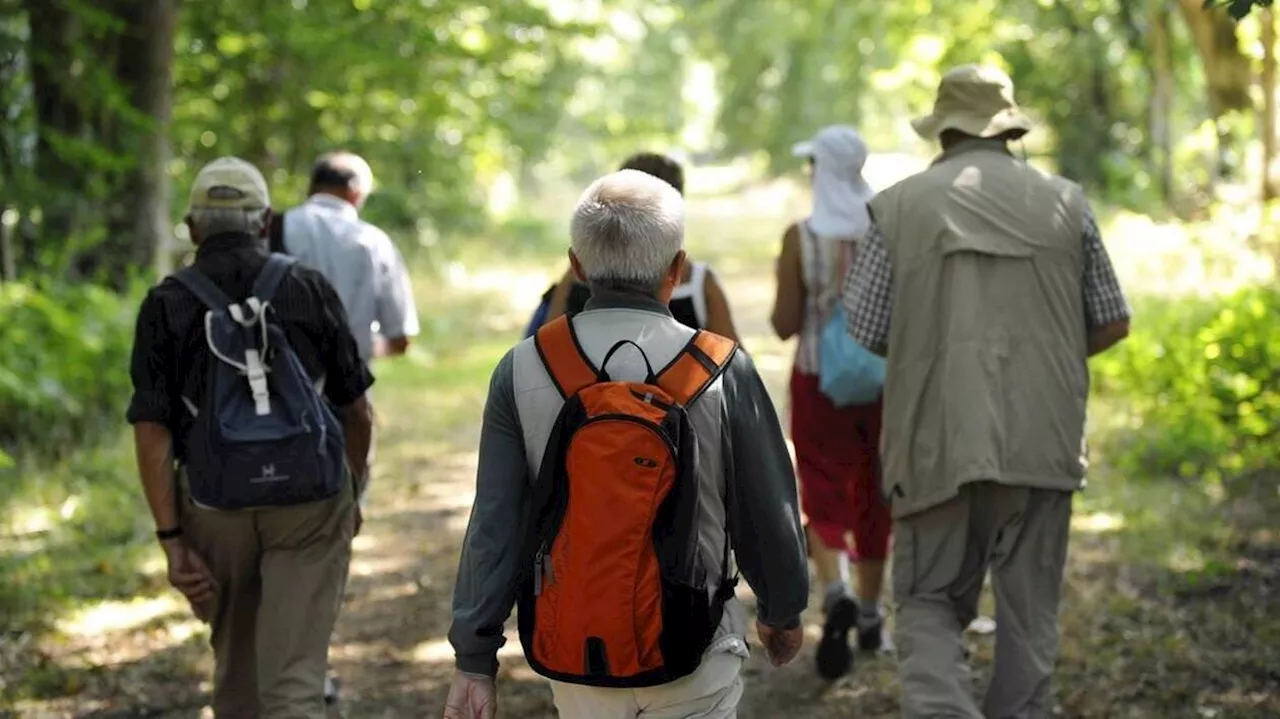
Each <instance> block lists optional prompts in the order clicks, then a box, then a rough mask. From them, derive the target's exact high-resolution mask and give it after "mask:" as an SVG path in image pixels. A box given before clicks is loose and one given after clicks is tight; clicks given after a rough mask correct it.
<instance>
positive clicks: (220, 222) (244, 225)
mask: <svg viewBox="0 0 1280 719" xmlns="http://www.w3.org/2000/svg"><path fill="white" fill-rule="evenodd" d="M191 224H192V225H193V226H194V227H195V230H196V232H197V233H198V234H199V236H200V237H210V236H212V235H217V234H221V233H223V232H244V233H247V234H250V235H253V236H254V237H257V236H258V235H259V234H260V233H261V232H262V228H264V227H266V226H267V210H266V208H262V207H254V208H249V209H241V208H238V207H195V208H192V210H191Z"/></svg>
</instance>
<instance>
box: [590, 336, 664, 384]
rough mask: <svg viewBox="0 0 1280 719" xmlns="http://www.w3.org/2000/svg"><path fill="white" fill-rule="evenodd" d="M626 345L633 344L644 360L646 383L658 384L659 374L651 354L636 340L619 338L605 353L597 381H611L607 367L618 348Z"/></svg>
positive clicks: (597, 374)
mask: <svg viewBox="0 0 1280 719" xmlns="http://www.w3.org/2000/svg"><path fill="white" fill-rule="evenodd" d="M625 345H631V346H632V347H635V348H636V351H637V352H639V353H640V358H641V359H643V360H644V369H645V375H644V383H645V384H651V385H657V384H658V375H657V374H655V373H654V371H653V365H651V364H649V356H648V355H646V354H645V353H644V350H642V349H640V345H638V344H636V343H635V342H632V341H631V340H618V341H617V342H616V343H614V345H613V347H610V348H609V351H608V352H606V353H605V356H604V361H602V362H601V363H600V369H599V371H597V372H596V381H597V382H608V381H609V372H608V369H607V368H608V366H609V360H610V359H613V353H614V352H617V351H618V350H620V349H622V348H623V346H625Z"/></svg>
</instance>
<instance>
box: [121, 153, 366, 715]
mask: <svg viewBox="0 0 1280 719" xmlns="http://www.w3.org/2000/svg"><path fill="white" fill-rule="evenodd" d="M270 216H271V209H270V199H269V196H268V193H267V183H266V181H265V180H264V179H263V177H262V175H261V173H259V172H258V170H257V169H256V168H255V167H253V166H252V165H250V164H249V163H247V162H245V161H243V160H240V159H237V158H234V157H224V158H221V159H218V160H215V161H213V162H212V163H210V164H208V165H206V166H205V167H204V168H203V169H201V170H200V172H199V174H197V175H196V178H195V182H194V184H193V186H192V189H191V200H190V210H189V211H188V214H187V218H186V221H187V226H188V227H189V228H190V230H191V239H192V241H193V242H194V243H195V245H196V259H195V264H194V265H193V266H192V267H190V268H187V269H184V270H182V271H180V272H179V273H177V274H176V275H174V276H171V277H169V278H166V279H165V280H164V281H163V282H161V283H160V284H159V285H157V286H156V287H154V288H152V290H151V291H150V292H149V293H148V294H147V296H146V299H144V300H143V302H142V306H141V308H140V309H139V311H138V325H137V333H136V336H135V338H134V347H133V362H132V368H131V376H132V379H133V386H134V393H133V399H132V401H131V402H130V405H129V411H128V419H129V422H130V423H132V424H133V425H134V437H135V441H136V444H137V455H138V472H139V474H140V475H141V478H142V486H143V491H144V492H145V494H146V499H147V504H148V505H149V506H150V508H151V514H152V516H153V518H154V519H155V524H156V530H157V531H156V536H157V538H158V539H159V540H160V544H161V546H162V547H163V548H164V553H165V558H166V559H167V560H168V576H169V581H170V583H172V584H173V585H174V587H175V588H177V589H178V590H180V591H181V592H182V593H183V594H184V595H185V596H186V598H187V600H188V601H189V602H190V604H191V606H192V609H193V610H194V611H195V613H196V615H197V616H198V617H199V618H200V619H202V620H206V621H208V622H209V624H210V625H211V629H212V639H211V643H212V645H213V653H214V662H215V668H214V678H213V711H214V714H215V716H217V717H218V719H253V718H257V717H314V718H315V719H320V718H321V717H323V716H324V711H325V709H324V700H323V693H322V688H323V684H324V678H325V661H326V657H327V654H328V649H329V633H330V631H331V630H332V628H333V625H334V621H335V620H336V619H337V615H338V606H339V601H340V600H341V598H342V592H343V588H344V586H345V584H346V577H347V563H348V560H349V558H350V556H351V537H352V533H353V531H354V526H355V523H356V515H357V510H356V506H355V503H354V501H353V495H354V494H355V492H356V491H358V487H357V488H353V486H352V485H353V482H355V483H359V482H362V481H363V477H364V473H365V466H364V465H365V455H366V453H367V451H368V443H369V431H370V416H369V405H368V402H367V401H366V400H365V396H364V395H365V390H366V389H368V387H369V386H370V384H372V382H373V378H372V377H371V376H370V374H369V371H368V369H367V368H366V367H365V364H364V362H363V361H361V359H360V355H359V353H358V352H357V351H356V342H355V339H354V338H352V336H351V331H350V329H348V327H347V322H346V315H345V314H344V313H343V310H342V303H341V301H339V299H338V296H337V295H336V294H335V293H334V291H333V288H332V287H331V286H330V285H329V283H328V282H326V281H325V279H324V277H322V276H321V275H320V273H318V272H316V271H315V270H312V269H309V268H306V267H303V266H302V265H299V264H292V263H290V262H289V261H287V260H283V259H282V258H280V257H274V258H269V256H268V254H267V251H266V242H265V235H266V227H267V222H268V219H269V218H270ZM233 317H234V318H235V322H234V323H232V320H231V318H233ZM240 325H243V328H244V329H243V330H242V329H241V327H240ZM259 325H261V326H262V327H263V328H262V332H261V333H259V331H258V329H257V328H258V327H259ZM249 328H251V329H249ZM210 330H212V331H210ZM249 338H252V341H253V343H254V344H253V346H252V347H250V346H249V345H247V344H246V342H247V341H248V340H249ZM268 343H269V344H270V350H271V351H270V353H267V352H266V350H267V348H268ZM295 358H296V360H297V361H296V362H294V361H292V360H294V359H295ZM264 369H265V370H266V371H268V372H270V377H271V381H270V383H268V382H265V381H262V382H259V381H258V380H259V378H261V377H262V376H263V372H264ZM255 375H256V376H255ZM212 380H216V381H212ZM321 380H323V387H324V389H323V394H324V398H325V399H327V400H328V403H329V404H330V405H332V406H333V407H337V408H338V409H339V414H338V416H337V417H336V418H335V417H334V416H333V415H332V414H331V413H328V412H327V410H326V411H325V412H324V413H323V414H324V416H320V414H319V413H313V414H311V416H310V417H309V418H307V420H306V424H307V425H309V426H310V427H312V428H314V427H316V426H323V427H327V428H329V429H330V431H329V432H316V431H310V432H308V431H303V432H298V431H292V423H293V422H296V421H297V418H298V415H299V414H300V413H298V412H295V411H291V410H297V409H298V408H299V403H300V402H306V405H305V406H306V408H307V410H311V409H312V408H314V407H315V406H316V405H317V404H324V402H323V400H320V398H319V396H318V395H317V391H316V390H315V389H314V388H313V384H312V383H315V382H320V381H321ZM291 390H292V391H291ZM228 408H230V409H231V410H238V411H229V409H228ZM282 422H284V423H290V425H289V426H288V427H287V428H286V429H288V430H290V431H287V432H285V433H282V432H280V431H278V430H279V429H280V427H281V423H282ZM339 424H340V425H341V427H340V429H341V431H339V427H338V425H339ZM264 430H266V431H265V432H264ZM273 430H274V432H273ZM287 435H293V436H295V437H296V438H297V439H295V440H293V441H280V438H281V437H285V436H287ZM326 437H327V439H326ZM344 437H345V452H344V451H343V449H344V447H343V438H344ZM265 439H273V440H275V441H272V442H264V441H263V440H265ZM317 442H318V443H319V444H317ZM303 448H306V449H309V450H310V452H309V453H308V452H303V451H291V450H301V449H303ZM343 454H345V460H346V466H349V467H350V469H351V471H352V472H353V473H354V475H355V477H354V478H353V477H351V476H350V475H348V474H347V472H346V469H345V467H344V465H343V456H342V455H343ZM308 455H309V456H308ZM317 458H319V459H317ZM308 470H326V471H308ZM246 472H248V474H246Z"/></svg>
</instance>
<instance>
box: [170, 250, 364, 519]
mask: <svg viewBox="0 0 1280 719" xmlns="http://www.w3.org/2000/svg"><path fill="white" fill-rule="evenodd" d="M294 262H295V260H294V259H292V258H290V257H287V256H285V255H281V254H272V255H271V256H270V259H268V261H267V264H266V266H265V267H263V269H262V272H261V273H259V275H258V278H257V279H256V280H255V281H254V285H253V292H252V296H250V297H249V298H247V299H245V300H244V301H243V302H239V303H237V302H235V301H233V300H231V299H230V298H229V297H227V295H226V294H225V293H224V292H223V291H222V290H220V289H218V287H217V285H215V284H214V283H213V282H212V281H211V280H210V279H209V278H208V277H207V276H205V275H204V274H202V273H201V272H200V271H199V270H198V269H196V268H195V267H187V268H185V269H183V270H181V271H179V272H178V273H176V274H175V275H174V278H175V279H177V280H178V281H179V282H181V283H182V284H183V285H184V286H186V288H187V289H189V290H191V292H192V293H193V294H195V296H196V297H197V298H199V299H200V301H201V302H203V303H204V305H205V306H206V307H207V308H208V311H207V312H206V313H205V315H204V328H205V334H206V341H207V342H208V345H209V351H210V353H211V357H210V358H209V368H208V374H207V375H206V382H205V394H204V401H203V402H202V403H201V405H200V407H198V408H196V407H193V406H190V405H189V406H188V409H190V410H191V411H192V412H194V413H195V422H194V423H193V426H192V428H191V432H190V435H189V436H188V439H187V447H186V456H185V458H184V461H183V466H184V467H185V469H186V472H187V480H188V483H189V484H190V491H191V498H192V499H193V500H195V501H196V502H198V503H200V504H202V505H205V506H208V507H213V508H214V509H244V508H247V507H274V506H284V505H292V504H302V503H305V502H314V501H317V500H321V499H326V498H329V497H332V496H334V495H336V494H337V493H338V492H339V491H340V490H341V488H342V482H344V481H346V476H347V472H346V455H345V440H344V437H343V431H342V425H341V423H340V422H339V421H338V418H337V416H336V415H335V414H334V412H333V410H332V409H331V408H330V407H329V403H328V402H326V401H325V399H324V397H323V396H321V394H320V390H319V389H318V388H317V387H316V386H315V385H314V384H312V382H311V378H310V376H309V375H308V374H307V370H306V368H305V367H303V365H302V362H301V360H299V359H298V355H297V354H296V353H295V352H294V351H293V348H292V347H291V346H290V344H289V338H288V336H287V335H286V334H285V332H284V329H283V328H282V327H281V326H280V324H279V323H278V322H277V321H276V320H275V314H274V311H273V310H272V308H271V300H272V298H273V297H274V296H275V293H276V289H277V288H278V287H279V286H280V282H281V281H282V280H283V279H284V277H285V275H286V274H287V273H288V271H289V268H290V267H291V266H292V265H293V263H294Z"/></svg>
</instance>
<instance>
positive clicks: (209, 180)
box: [187, 156, 271, 211]
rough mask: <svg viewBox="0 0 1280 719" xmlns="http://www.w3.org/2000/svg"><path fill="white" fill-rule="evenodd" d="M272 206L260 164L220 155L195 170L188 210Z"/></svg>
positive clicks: (250, 208) (244, 208)
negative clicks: (255, 165)
mask: <svg viewBox="0 0 1280 719" xmlns="http://www.w3.org/2000/svg"><path fill="white" fill-rule="evenodd" d="M270 206H271V195H270V193H268V192H267V180H266V178H264V177H263V176H262V173H261V172H258V168H256V167H254V166H253V165H252V164H250V163H248V162H245V161H244V160H241V159H240V158H238V157H230V156H228V157H219V158H218V159H216V160H214V161H213V162H210V163H209V164H207V165H205V166H204V167H202V168H200V171H199V172H197V173H196V179H195V181H194V182H192V183H191V199H190V200H189V201H188V203H187V210H188V211H190V210H194V209H196V208H231V209H242V210H252V209H261V208H267V207H270Z"/></svg>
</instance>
